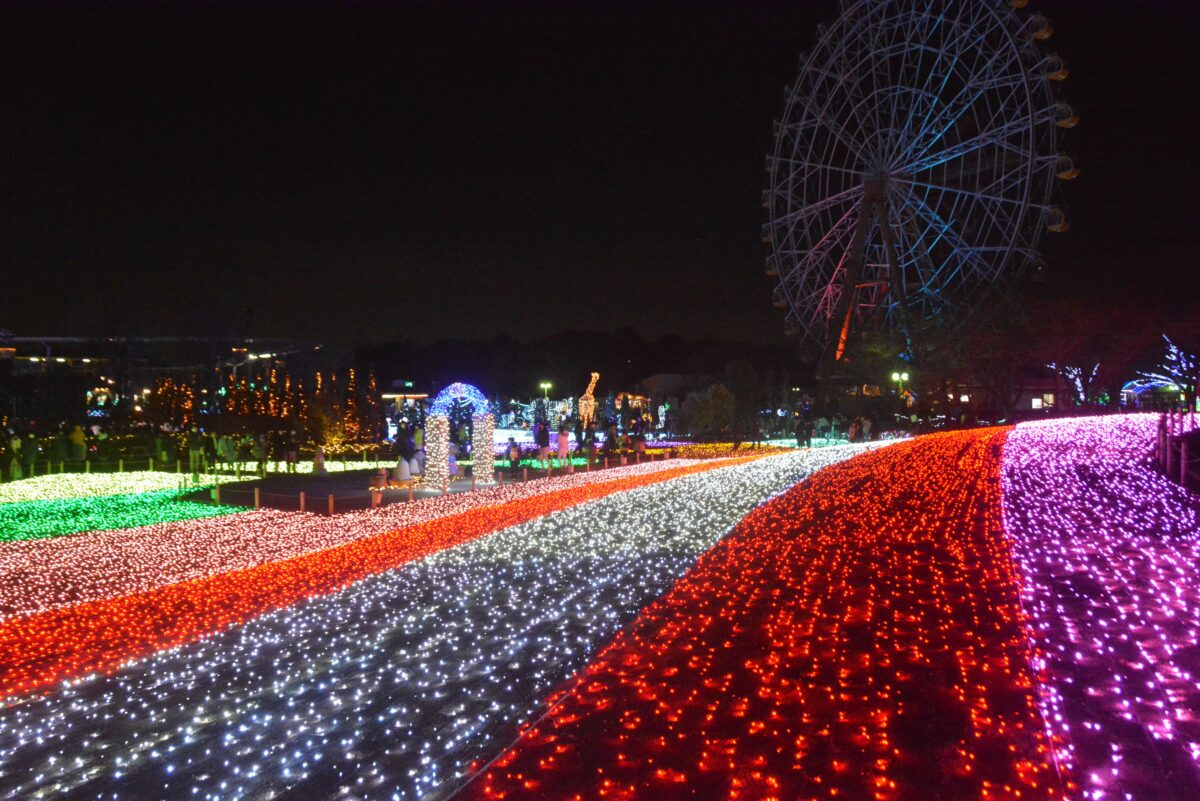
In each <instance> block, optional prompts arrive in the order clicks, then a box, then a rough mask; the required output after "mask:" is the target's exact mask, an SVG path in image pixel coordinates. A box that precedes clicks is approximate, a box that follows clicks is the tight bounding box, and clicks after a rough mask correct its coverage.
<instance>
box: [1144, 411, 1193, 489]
mask: <svg viewBox="0 0 1200 801" xmlns="http://www.w3.org/2000/svg"><path fill="white" fill-rule="evenodd" d="M1195 430H1196V415H1195V414H1194V413H1193V414H1184V413H1175V412H1173V411H1172V412H1166V413H1164V414H1163V415H1162V416H1161V417H1160V418H1159V424H1158V437H1157V439H1156V441H1155V444H1154V460H1155V462H1156V463H1157V465H1158V468H1159V469H1160V470H1162V471H1163V474H1164V475H1166V477H1167V478H1169V479H1170V480H1172V481H1174V482H1175V483H1177V484H1179V485H1180V486H1182V487H1184V488H1185V489H1190V488H1193V487H1198V486H1200V471H1197V469H1196V466H1197V464H1198V463H1200V453H1196V452H1195V451H1197V450H1200V447H1196V446H1195V443H1192V442H1191V440H1192V439H1194V438H1193V437H1191V436H1189V435H1190V434H1191V433H1192V432H1194V431H1195Z"/></svg>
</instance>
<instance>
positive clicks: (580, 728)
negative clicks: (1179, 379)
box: [0, 415, 1200, 801]
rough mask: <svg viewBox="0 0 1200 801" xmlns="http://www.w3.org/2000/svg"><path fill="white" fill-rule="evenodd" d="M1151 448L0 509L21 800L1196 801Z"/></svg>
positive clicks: (1179, 599) (1196, 746)
mask: <svg viewBox="0 0 1200 801" xmlns="http://www.w3.org/2000/svg"><path fill="white" fill-rule="evenodd" d="M1156 424H1157V419H1156V418H1154V417H1152V416H1147V415H1123V416H1111V417H1095V418H1073V419H1065V420H1055V421H1042V422H1038V423H1029V424H1022V425H1019V426H1017V427H1015V428H1013V427H999V428H983V429H972V430H964V431H952V432H945V433H939V434H932V435H928V436H923V437H917V438H914V439H909V440H902V441H898V442H892V443H886V444H879V443H872V444H865V445H845V446H836V447H829V448H820V449H813V450H794V449H780V448H770V449H750V450H738V451H736V452H735V451H730V450H725V451H722V450H713V451H712V452H710V453H705V454H692V455H684V456H683V457H682V458H675V459H661V460H656V461H653V462H646V463H642V464H629V465H624V466H619V465H613V466H610V467H609V469H606V470H595V471H591V470H588V471H575V472H565V473H560V474H558V475H552V476H549V477H537V478H530V480H528V481H510V482H508V483H506V484H504V485H501V486H492V487H487V488H479V489H476V490H475V491H461V492H447V493H446V494H444V495H443V494H442V493H440V492H432V493H425V495H426V496H425V497H414V499H413V501H412V502H408V501H407V498H393V499H392V501H393V502H388V503H384V504H382V505H380V506H378V507H372V506H367V507H366V508H362V509H346V510H345V511H338V510H335V512H334V514H328V513H327V511H328V510H321V513H320V514H317V513H313V512H311V511H310V512H304V513H302V512H299V511H297V510H291V509H286V508H259V509H254V508H246V507H245V506H229V505H221V506H218V505H215V504H213V503H211V502H210V500H211V499H210V498H206V497H205V493H206V492H207V488H204V489H202V490H201V492H200V493H198V494H197V493H196V491H195V488H191V489H182V488H180V487H179V484H178V478H177V477H175V476H172V475H169V474H165V475H164V474H156V473H152V472H144V473H139V474H125V475H121V476H118V477H112V476H100V475H93V476H41V477H38V478H34V479H28V480H26V481H24V482H15V483H13V484H7V485H4V486H3V487H0V521H2V526H3V528H2V529H0V696H3V698H4V701H3V706H2V707H0V799H10V798H11V799H26V798H93V797H104V798H132V799H142V798H146V799H151V798H153V799H161V798H211V799H240V798H247V799H249V798H254V799H260V798H261V799H265V798H282V797H288V798H314V799H320V798H331V799H332V798H353V799H374V798H386V799H423V800H425V801H431V800H432V799H483V798H505V799H526V798H528V799H570V798H578V799H592V798H614V799H634V798H642V799H656V800H657V799H750V800H751V801H765V800H766V799H779V801H784V800H785V799H787V800H790V799H872V801H892V800H893V799H894V800H895V801H907V800H908V799H912V800H913V801H918V800H919V799H960V798H961V799H968V798H970V799H1080V800H1081V801H1082V799H1088V801H1092V800H1093V799H1122V800H1123V799H1136V800H1137V801H1158V800H1159V799H1194V798H1200V684H1198V682H1197V678H1196V674H1197V671H1198V670H1200V646H1197V644H1196V643H1197V633H1198V630H1200V594H1198V592H1197V590H1198V588H1200V580H1198V576H1197V565H1198V564H1200V560H1198V559H1197V557H1198V556H1200V553H1198V552H1197V551H1198V550H1200V537H1198V532H1200V526H1198V523H1197V505H1198V498H1197V496H1196V495H1194V494H1192V493H1189V492H1188V491H1186V490H1184V489H1183V488H1181V487H1179V486H1177V485H1176V484H1174V483H1172V482H1171V481H1169V480H1168V479H1167V478H1166V477H1164V476H1163V475H1161V474H1160V473H1159V472H1158V471H1157V470H1156V468H1155V466H1154V462H1153V459H1152V451H1153V447H1154V442H1155V435H1156ZM697 456H704V457H707V458H693V457H697ZM364 475H365V474H364ZM354 480H357V479H347V478H346V477H342V478H339V479H337V480H336V482H335V483H337V485H338V486H342V485H346V486H348V487H349V486H350V484H347V482H348V481H349V482H351V483H352V482H353V481H354ZM276 481H283V482H284V483H286V482H299V483H297V486H300V483H302V482H303V480H302V479H282V480H280V479H276ZM247 486H250V485H247ZM241 489H243V490H244V489H246V487H242V488H241ZM286 489H287V492H288V493H291V492H292V491H293V490H294V489H295V487H293V486H291V484H290V483H288V486H287V488H286ZM460 489H466V488H460ZM234 491H236V489H235V490H234ZM347 492H349V490H347ZM330 494H332V493H330Z"/></svg>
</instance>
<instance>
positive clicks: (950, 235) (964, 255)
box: [910, 196, 991, 278]
mask: <svg viewBox="0 0 1200 801" xmlns="http://www.w3.org/2000/svg"><path fill="white" fill-rule="evenodd" d="M910 201H912V203H913V208H915V209H916V211H917V213H918V214H920V215H921V216H922V217H924V218H925V219H926V221H928V222H929V224H930V225H931V226H933V228H934V229H935V230H937V232H938V235H939V236H940V237H941V238H943V239H945V241H946V243H947V244H948V245H950V247H951V248H953V250H954V253H955V254H956V255H958V256H960V259H959V261H960V262H961V264H960V265H957V266H956V269H962V268H963V267H964V266H965V265H967V264H969V265H970V266H971V267H972V268H973V269H974V271H975V272H977V273H978V275H977V276H976V277H977V278H987V277H990V273H991V270H990V269H989V268H988V265H987V264H986V263H984V262H983V261H982V260H981V259H980V257H979V255H978V254H977V253H975V252H973V251H972V250H971V247H970V246H969V245H968V244H967V243H966V241H964V240H963V238H962V237H961V236H960V235H959V233H958V229H956V228H955V227H954V226H953V225H951V224H950V223H948V222H946V220H944V219H942V216H941V215H940V214H938V213H937V212H936V211H934V210H933V209H932V208H930V207H929V206H928V205H927V204H926V203H925V201H924V200H922V199H921V198H919V197H916V196H913V197H912V198H910ZM949 261H950V260H949V259H947V260H946V262H944V263H943V265H942V268H941V270H942V271H944V270H945V265H946V264H947V263H949Z"/></svg>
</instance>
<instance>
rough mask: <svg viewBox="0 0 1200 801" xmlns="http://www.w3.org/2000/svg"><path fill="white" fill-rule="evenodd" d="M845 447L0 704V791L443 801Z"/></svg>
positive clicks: (517, 542)
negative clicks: (615, 636)
mask: <svg viewBox="0 0 1200 801" xmlns="http://www.w3.org/2000/svg"><path fill="white" fill-rule="evenodd" d="M854 452H855V450H854V449H840V450H839V451H838V452H834V451H833V450H832V449H830V450H827V451H822V452H820V453H819V454H818V453H814V454H794V455H788V456H779V457H773V458H769V459H763V460H759V461H754V462H749V463H745V464H741V465H739V466H736V467H731V468H728V469H723V470H712V471H707V472H702V473H695V474H694V475H690V476H686V477H682V478H679V479H677V480H671V481H663V482H659V483H655V484H653V485H649V486H643V487H640V488H636V489H631V490H630V491H628V492H624V493H621V494H610V495H607V496H605V497H604V498H601V499H598V500H594V501H591V502H588V503H585V504H581V505H577V506H573V507H571V508H568V509H564V510H562V511H558V512H555V513H553V514H551V515H549V516H546V517H541V518H537V519H534V520H531V521H529V522H527V523H524V524H521V525H519V526H516V527H513V528H509V529H506V530H504V531H502V532H499V533H497V534H495V535H493V536H489V537H484V538H480V539H476V540H474V541H472V542H469V543H466V544H463V545H460V546H457V547H454V548H450V549H448V550H444V551H441V552H439V553H437V554H435V555H433V556H431V557H429V558H426V559H423V560H419V561H417V562H411V563H409V564H407V565H405V566H403V567H401V568H398V569H396V570H393V571H389V572H386V573H383V574H379V575H375V576H371V577H370V578H368V579H366V580H364V581H362V582H359V583H358V584H355V585H354V586H353V587H349V588H347V589H346V590H343V591H342V592H339V593H337V594H334V595H329V596H325V597H322V598H317V599H312V600H309V601H307V602H305V603H302V604H299V605H296V606H294V607H291V608H288V609H283V610H279V611H277V612H275V613H273V614H270V615H266V616H264V617H260V618H258V619H256V620H254V621H251V622H249V623H247V624H245V625H243V626H237V627H233V628H230V629H227V630H225V631H223V632H221V633H219V634H217V635H214V636H213V637H210V638H207V639H205V640H203V641H201V642H197V643H193V644H190V645H187V646H184V647H182V648H179V649H176V650H173V651H169V652H164V653H160V654H158V655H156V656H154V657H151V658H149V659H147V660H144V661H142V662H138V663H136V664H132V665H128V666H126V667H124V668H122V669H121V670H120V671H119V672H118V673H116V674H115V675H113V676H110V677H107V678H101V679H96V680H94V681H89V682H85V683H81V684H77V685H74V686H70V687H64V688H61V689H59V690H58V691H57V692H56V693H54V694H53V695H49V696H46V697H42V698H35V699H31V700H28V701H26V702H24V703H22V704H20V705H16V706H10V707H8V708H7V709H3V710H0V796H5V795H16V796H20V797H33V796H34V795H35V794H37V793H38V792H42V791H49V790H51V788H57V790H56V792H58V793H61V794H64V795H70V796H80V797H83V796H87V797H96V796H103V797H105V798H111V797H118V798H126V797H130V796H137V795H140V796H142V797H156V798H173V797H179V798H203V799H221V801H230V800H232V799H241V798H251V797H253V798H270V797H273V796H279V795H283V794H286V795H287V797H293V798H335V797H337V798H359V799H362V798H395V799H417V798H421V797H424V796H425V794H426V793H427V792H428V791H429V790H430V789H431V788H434V787H440V788H441V789H442V791H443V792H442V794H441V795H440V796H439V797H444V796H445V794H447V793H448V792H450V790H451V789H452V788H453V784H454V781H455V778H456V777H457V776H458V775H459V774H460V773H461V772H462V771H463V770H464V769H465V768H466V766H467V765H468V764H469V763H470V762H471V761H473V760H477V759H481V758H487V757H488V756H490V755H491V754H493V753H495V752H497V751H498V750H499V749H500V748H501V747H502V745H503V744H504V742H506V740H507V738H508V737H509V736H511V733H512V731H513V727H515V726H516V725H517V724H518V723H519V722H520V721H522V720H524V719H526V718H527V717H528V715H529V714H530V712H531V711H532V710H534V709H536V708H537V707H538V706H539V705H540V703H541V699H542V695H543V693H544V692H545V691H546V690H547V689H548V688H549V687H551V686H553V685H555V684H557V683H558V682H560V681H562V680H563V679H564V678H565V677H566V676H568V675H570V674H571V672H573V671H574V670H576V669H577V668H579V667H580V666H581V665H583V664H585V663H586V661H587V659H588V657H589V655H590V654H591V653H593V652H594V651H595V650H596V648H598V647H599V646H600V645H601V644H602V643H603V642H604V641H605V640H607V639H608V637H610V636H611V635H612V633H613V632H614V631H616V630H617V629H618V628H619V627H620V626H621V625H622V624H624V623H625V622H626V621H628V620H630V619H631V618H633V617H634V616H636V615H637V613H638V611H639V610H640V609H641V608H642V607H643V606H644V605H645V604H646V603H647V602H649V601H651V600H653V599H654V598H655V597H657V596H658V595H660V594H661V593H662V592H663V591H664V590H666V589H667V588H669V587H670V586H671V584H672V583H673V582H674V581H675V579H676V578H677V577H678V576H679V575H680V574H681V573H683V572H684V571H686V570H687V569H688V568H689V567H690V566H691V565H692V564H694V561H695V558H696V556H697V555H698V554H700V553H701V552H703V551H704V550H705V549H706V548H708V547H710V546H711V545H712V544H713V543H714V542H715V541H716V540H717V539H719V538H720V537H721V536H722V535H723V534H724V532H725V531H727V529H728V528H729V527H730V526H732V525H734V524H735V523H736V522H737V521H738V520H740V519H741V518H742V516H743V515H745V514H746V512H747V511H749V510H750V509H751V508H753V506H754V505H755V504H757V503H760V502H762V501H763V500H766V499H767V498H769V497H771V496H772V495H774V494H776V493H778V492H780V491H782V490H785V489H786V488H787V487H789V486H791V485H792V484H793V483H794V482H795V481H796V480H798V479H800V478H802V477H803V476H805V475H807V474H808V473H810V472H811V471H813V470H815V469H817V468H819V467H821V466H823V465H825V464H829V463H830V462H832V461H834V460H836V459H839V458H846V457H848V456H850V455H852V454H853V453H854ZM15 765H20V766H21V770H18V771H12V770H7V769H8V768H10V767H12V766H15Z"/></svg>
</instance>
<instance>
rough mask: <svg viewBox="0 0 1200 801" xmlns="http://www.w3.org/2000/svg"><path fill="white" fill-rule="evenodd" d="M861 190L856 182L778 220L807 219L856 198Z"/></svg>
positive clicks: (786, 221) (860, 186) (787, 221)
mask: <svg viewBox="0 0 1200 801" xmlns="http://www.w3.org/2000/svg"><path fill="white" fill-rule="evenodd" d="M862 192H863V188H862V185H861V184H856V185H854V186H852V187H850V188H849V189H843V190H842V191H841V192H838V193H837V194H834V195H830V196H829V197H827V198H825V199H824V200H818V201H817V202H816V203H811V204H809V205H807V206H805V207H804V208H800V209H796V210H795V211H792V212H789V213H787V214H786V215H784V216H783V217H781V218H780V220H779V222H782V223H792V222H795V221H797V220H804V219H808V218H809V217H813V216H815V215H817V214H820V213H821V212H823V211H826V210H827V209H832V208H836V207H837V206H839V205H841V204H842V203H845V202H847V201H850V200H854V199H857V198H858V197H859V196H860V195H861V194H862Z"/></svg>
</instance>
